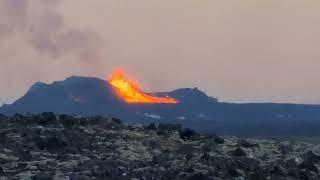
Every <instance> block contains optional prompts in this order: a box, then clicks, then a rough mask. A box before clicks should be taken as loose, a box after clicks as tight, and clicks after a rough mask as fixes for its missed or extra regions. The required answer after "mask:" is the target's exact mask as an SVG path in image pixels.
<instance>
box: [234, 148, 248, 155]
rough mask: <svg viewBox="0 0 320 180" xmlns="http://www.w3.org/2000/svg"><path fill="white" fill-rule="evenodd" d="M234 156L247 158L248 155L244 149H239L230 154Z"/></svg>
mask: <svg viewBox="0 0 320 180" xmlns="http://www.w3.org/2000/svg"><path fill="white" fill-rule="evenodd" d="M230 153H231V154H232V155H233V156H246V155H247V153H246V152H245V151H244V150H243V149H242V148H237V149H235V150H233V151H231V152H230Z"/></svg>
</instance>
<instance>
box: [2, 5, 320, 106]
mask: <svg viewBox="0 0 320 180" xmlns="http://www.w3.org/2000/svg"><path fill="white" fill-rule="evenodd" d="M319 48H320V1H319V0H219V1H218V0H134V1H133V0H0V104H1V103H10V102H12V101H14V100H15V99H16V98H18V97H20V96H21V95H23V94H24V93H25V92H26V91H27V89H28V88H29V87H30V86H31V85H32V84H33V83H34V82H37V81H43V82H48V83H50V82H52V81H57V80H63V79H65V78H66V77H68V76H72V75H80V76H95V77H100V78H104V79H106V78H107V77H108V74H109V73H110V71H111V69H112V68H114V67H116V66H123V67H125V68H126V69H127V70H128V71H129V73H130V74H132V77H133V78H134V79H137V80H139V81H140V82H141V85H142V87H143V88H144V90H147V91H168V90H173V89H176V88H181V87H199V88H200V89H201V90H204V91H205V92H206V93H207V94H209V95H211V96H214V97H217V98H218V99H220V100H221V101H228V102H288V103H312V104H320V93H319V92H320V81H319V77H320V71H319V70H320V49H319Z"/></svg>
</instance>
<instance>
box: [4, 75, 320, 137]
mask: <svg viewBox="0 0 320 180" xmlns="http://www.w3.org/2000/svg"><path fill="white" fill-rule="evenodd" d="M153 94H157V95H160V96H167V95H169V96H171V97H173V98H176V99H177V100H179V102H180V103H179V104H153V105H150V104H127V103H125V102H123V101H122V100H121V99H119V98H118V96H117V95H116V94H115V93H114V92H113V89H112V87H111V86H110V85H109V84H108V83H107V82H106V81H104V80H101V79H98V78H91V77H70V78H67V79H66V80H64V81H59V82H54V83H52V84H45V83H36V84H34V85H33V86H32V87H31V88H30V90H29V91H28V92H27V93H26V94H25V95H24V96H23V97H21V98H20V99H18V100H17V101H16V102H14V103H13V104H11V105H4V106H3V107H2V108H0V112H1V113H4V114H14V113H41V112H55V113H64V114H76V115H82V116H93V115H102V116H107V117H118V118H122V119H125V120H126V121H128V122H140V123H149V122H170V123H180V124H183V125H184V126H186V127H192V128H194V129H197V130H200V131H203V132H208V133H210V132H215V133H219V134H233V135H244V136H268V137H271V136H272V137H277V136H281V137H291V136H318V135H320V131H319V128H320V106H319V105H299V104H272V103H260V104H258V103H255V104H233V103H220V102H218V101H217V99H215V98H212V97H209V96H208V95H206V94H205V93H204V92H202V91H200V90H198V89H197V88H194V89H190V88H185V89H177V90H175V91H171V92H161V93H153Z"/></svg>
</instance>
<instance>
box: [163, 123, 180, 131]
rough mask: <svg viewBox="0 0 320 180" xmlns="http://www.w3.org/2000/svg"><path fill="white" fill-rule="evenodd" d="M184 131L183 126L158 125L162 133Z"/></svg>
mask: <svg viewBox="0 0 320 180" xmlns="http://www.w3.org/2000/svg"><path fill="white" fill-rule="evenodd" d="M181 129H182V125H181V124H164V123H160V124H159V125H158V130H160V131H180V130H181Z"/></svg>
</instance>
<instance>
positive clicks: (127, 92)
mask: <svg viewBox="0 0 320 180" xmlns="http://www.w3.org/2000/svg"><path fill="white" fill-rule="evenodd" d="M109 83H110V84H111V85H112V86H113V89H114V90H115V92H116V93H117V95H118V96H119V97H120V98H121V99H123V100H124V101H125V102H127V103H149V104H153V103H154V104H159V103H162V104H176V103H178V101H177V100H175V99H174V98H171V97H156V96H152V95H150V94H147V93H144V92H143V91H142V90H141V89H140V86H139V85H138V83H137V82H134V81H132V80H130V79H127V77H126V74H125V73H124V71H123V70H122V69H116V70H114V71H113V72H112V74H111V77H110V79H109Z"/></svg>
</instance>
